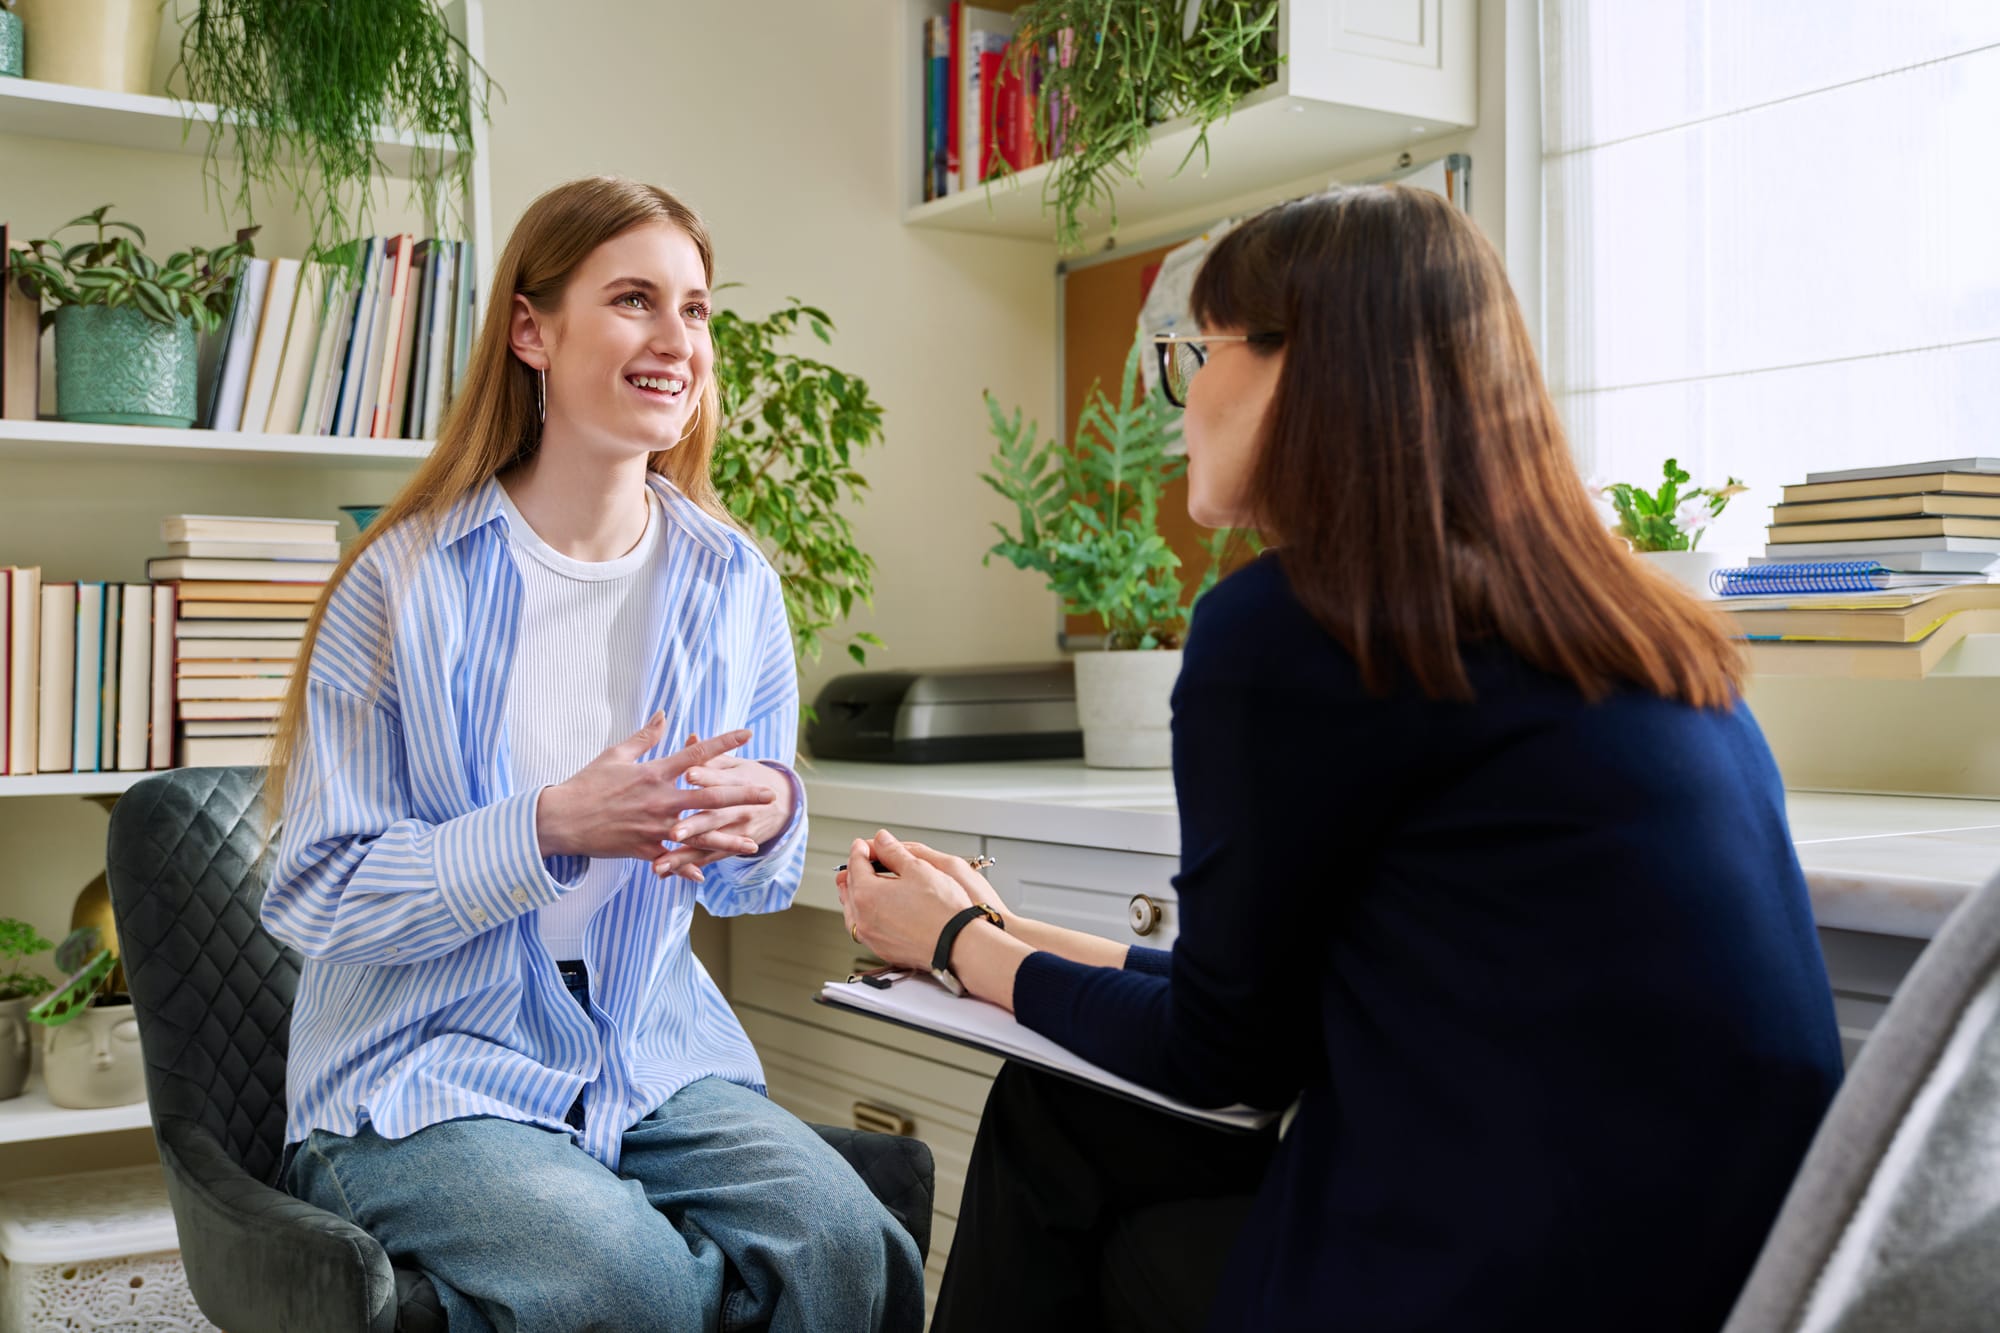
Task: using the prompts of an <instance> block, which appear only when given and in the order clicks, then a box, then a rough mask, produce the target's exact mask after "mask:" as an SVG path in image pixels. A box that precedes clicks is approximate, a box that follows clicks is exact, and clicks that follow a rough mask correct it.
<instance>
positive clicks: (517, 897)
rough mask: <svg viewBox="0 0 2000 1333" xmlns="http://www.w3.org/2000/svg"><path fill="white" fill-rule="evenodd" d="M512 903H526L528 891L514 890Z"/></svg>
mask: <svg viewBox="0 0 2000 1333" xmlns="http://www.w3.org/2000/svg"><path fill="white" fill-rule="evenodd" d="M514 901H515V902H517V903H525V902H526V901H528V891H527V890H526V889H516V890H514Z"/></svg>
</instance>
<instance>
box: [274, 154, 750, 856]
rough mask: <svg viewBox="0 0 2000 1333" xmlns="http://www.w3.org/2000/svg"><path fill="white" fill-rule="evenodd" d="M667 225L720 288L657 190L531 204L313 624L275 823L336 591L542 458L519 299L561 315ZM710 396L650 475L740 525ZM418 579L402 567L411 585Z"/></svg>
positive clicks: (691, 235) (596, 180) (580, 194)
mask: <svg viewBox="0 0 2000 1333" xmlns="http://www.w3.org/2000/svg"><path fill="white" fill-rule="evenodd" d="M660 222H663V223H666V224H668V225H669V226H672V227H675V228H677V229H679V230H680V231H682V232H684V233H685V234H686V235H687V237H688V239H690V240H692V241H693V242H694V244H695V249H696V250H697V251H699V252H700V254H701V267H702V274H703V277H704V278H705V279H706V281H707V284H708V285H709V286H710V287H713V286H714V285H715V249H714V245H713V243H712V242H711V241H710V239H709V235H708V228H707V227H706V226H704V225H703V223H702V220H701V218H700V216H699V215H697V214H696V213H695V211H694V210H693V209H691V208H689V207H688V206H687V205H686V204H683V203H682V202H681V201H680V200H678V199H676V198H674V196H672V195H671V194H668V193H667V192H666V191H665V190H662V189H660V188H659V187H658V186H654V185H644V184H641V183H640V182H638V181H633V180H626V179H624V178H623V177H619V176H591V177H587V178H585V179H583V180H574V181H570V182H569V183H568V184H565V185H558V186H556V187H555V188H554V189H552V190H550V191H548V192H547V193H545V194H543V195H542V196H541V197H540V198H538V199H536V200H535V202H533V203H532V204H530V205H528V210H527V212H525V213H523V214H522V215H521V220H520V221H519V222H517V223H516V224H515V225H514V234H513V235H512V236H511V237H509V238H508V241H507V248H506V249H505V250H503V251H501V253H500V260H499V262H498V263H497V264H495V265H494V268H493V279H492V284H491V286H490V288H489V289H488V294H487V299H486V318H485V321H484V322H483V323H482V324H481V326H480V330H479V339H478V341H477V342H476V343H475V344H474V345H473V348H472V352H471V354H470V357H469V358H468V361H467V365H466V373H465V378H464V380H463V381H461V382H460V383H459V384H458V385H457V386H456V387H455V388H454V390H453V393H452V399H451V405H450V407H449V408H447V409H446V411H445V415H444V421H443V424H442V425H441V426H440V428H439V430H438V439H437V445H436V447H435V448H433V449H432V450H431V452H430V455H429V456H428V457H427V458H425V459H424V461H423V462H422V463H421V464H420V465H419V466H418V468H417V470H416V473H415V475H414V476H412V477H411V478H410V480H409V481H408V482H407V483H405V485H404V486H403V489H402V491H401V492H399V493H398V494H397V496H396V498H395V499H394V500H392V501H390V502H389V504H388V505H386V506H385V507H384V508H383V510H382V512H381V514H380V515H379V516H378V517H377V518H376V519H375V521H374V522H373V523H371V524H370V525H369V526H368V530H367V531H366V532H364V533H363V534H362V535H361V537H360V538H359V539H358V540H356V541H355V543H354V544H353V546H351V547H350V548H349V549H348V551H347V554H346V555H345V556H343V557H342V558H341V561H340V564H339V565H338V566H336V567H335V569H334V572H333V577H332V578H331V579H329V580H328V582H327V585H326V588H325V589H324V590H323V591H322V592H321V594H320V598H319V602H318V604H317V605H316V606H314V607H313V613H312V617H311V618H310V619H309V620H307V622H306V633H305V641H304V642H303V643H302V644H301V645H300V646H299V656H298V661H297V666H296V668H295V669H294V671H293V674H292V680H291V684H290V686H289V687H288V689H287V690H286V693H285V702H284V706H283V708H282V709H281V710H280V711H279V715H278V728H277V735H276V737H275V738H274V739H273V741H272V745H271V761H270V767H269V769H268V770H267V772H266V775H265V797H266V801H265V808H266V809H267V810H269V811H271V812H272V814H273V816H274V819H273V825H274V826H275V822H276V821H275V816H276V815H277V814H278V813H279V812H281V811H283V809H284V808H285V796H286V785H287V778H288V776H289V774H290V770H291V760H292V756H293V754H294V753H296V751H297V747H298V744H299V741H300V738H301V733H302V732H303V731H304V728H305V693H306V674H307V665H308V664H309V663H310V662H311V660H312V651H313V645H314V644H315V643H316V642H317V641H318V638H319V625H320V619H321V617H322V616H323V615H324V614H325V612H326V606H327V602H328V601H329V600H330V599H331V598H332V596H333V591H334V589H335V588H337V587H339V586H340V581H341V580H342V579H344V578H345V577H346V576H347V572H348V570H350V569H352V568H353V566H354V562H355V561H356V560H357V559H359V558H360V556H361V554H362V552H364V551H366V550H367V549H368V548H369V547H370V546H371V545H373V544H374V543H375V542H376V541H377V540H378V539H379V538H381V537H382V536H383V535H384V534H385V533H388V532H390V531H392V530H395V529H397V528H399V527H401V526H402V525H404V524H411V525H415V528H416V530H417V531H418V532H420V533H422V532H428V531H430V530H432V529H433V528H434V527H435V525H436V524H437V523H438V522H439V521H440V520H441V519H443V517H444V516H445V514H446V513H447V512H448V511H449V510H450V509H451V507H452V505H453V504H455V503H456V502H457V501H458V500H459V499H460V498H461V497H462V496H464V495H465V494H466V493H467V492H469V491H472V490H474V489H476V488H477V487H479V486H480V485H482V484H483V483H484V482H486V481H487V479H489V478H491V477H493V476H494V475H496V474H497V473H499V472H501V471H503V470H504V469H506V468H507V467H509V466H511V465H513V464H515V463H518V462H520V461H522V460H524V459H527V458H530V457H532V456H533V455H534V453H535V451H536V450H537V449H539V448H540V447H541V442H542V423H541V415H540V412H539V410H538V409H537V406H536V398H535V390H536V384H535V379H536V376H535V372H534V371H533V370H531V369H529V367H528V366H527V364H526V363H525V362H523V361H522V360H521V359H520V358H518V357H516V356H515V355H514V349H513V346H512V344H511V342H510V340H509V336H508V329H509V325H510V323H511V321H512V318H513V306H514V297H515V296H524V297H526V298H527V300H528V303H529V304H530V305H532V306H533V307H534V308H535V309H536V310H537V311H540V312H542V313H544V314H549V313H553V312H554V311H555V310H556V308H557V307H558V306H559V305H560V304H561V303H562V296H563V291H564V289H565V287H566V286H567V285H568V283H569V280H570V276H571V275H572V274H573V273H575V272H576V269H577V267H578V265H580V264H582V263H583V261H584V259H585V258H586V257H587V256H588V255H589V254H590V253H591V252H592V251H593V250H595V249H596V248H597V247H598V246H600V245H602V244H604V243H605V242H606V241H609V240H611V239H612V238H614V237H617V236H621V235H623V234H624V233H626V232H628V231H630V230H631V229H632V228H634V227H639V226H644V225H647V224H649V223H660ZM700 392H701V398H700V401H699V406H700V411H699V412H698V413H697V414H696V417H695V421H694V424H693V425H692V427H691V428H690V429H689V431H688V433H687V434H686V435H685V436H683V437H682V438H681V440H680V442H679V443H678V444H676V445H675V446H674V447H673V448H672V449H662V450H658V451H656V452H655V453H653V454H652V456H651V457H650V458H649V459H648V460H647V467H648V468H649V469H650V470H651V471H654V472H657V473H659V474H661V475H662V476H664V477H666V478H667V480H669V481H671V482H672V483H673V484H674V485H675V487H677V488H678V489H679V490H680V492H681V493H682V494H683V495H685V496H687V497H688V499H690V500H692V501H693V502H694V503H695V504H697V505H699V506H700V507H701V508H702V510H703V511H704V512H706V513H709V514H712V515H714V516H715V517H716V518H718V519H721V520H722V521H723V522H725V523H733V522H734V520H732V519H731V518H730V516H729V514H728V511H727V510H725V509H724V508H723V506H722V502H721V500H720V499H719V498H718V497H717V495H716V491H715V484H714V482H713V481H712V480H711V478H710V476H709V459H710V456H711V455H712V454H713V453H714V451H715V437H716V429H717V421H718V419H719V418H720V416H721V405H720V399H719V397H718V395H717V391H716V385H715V377H714V376H713V375H711V376H710V377H709V379H708V381H707V383H705V384H703V385H702V386H701V389H700ZM429 545H430V543H429V542H428V541H427V540H418V541H414V542H410V543H407V546H408V548H409V550H411V551H412V552H421V551H422V550H423V549H425V548H426V547H428V546H429ZM411 572H412V571H410V570H404V571H402V573H403V575H404V576H405V577H407V576H408V575H409V574H410V573H411ZM374 649H375V660H376V664H377V667H376V674H377V676H378V677H379V676H380V675H381V674H382V672H383V671H384V670H385V669H386V668H387V665H388V661H389V644H388V642H387V641H386V640H385V641H383V642H381V643H378V644H376V645H374Z"/></svg>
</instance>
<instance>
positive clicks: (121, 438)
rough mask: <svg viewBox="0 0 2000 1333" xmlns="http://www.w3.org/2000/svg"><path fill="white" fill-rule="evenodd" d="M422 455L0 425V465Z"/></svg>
mask: <svg viewBox="0 0 2000 1333" xmlns="http://www.w3.org/2000/svg"><path fill="white" fill-rule="evenodd" d="M430 451H431V441H429V440H361V439H349V438H346V437H342V436H333V435H264V434H258V433H254V432H249V431H227V430H174V429H171V428H165V427H157V426H90V425H80V424H77V423H74V422H67V421H0V462H8V461H19V462H54V463H68V462H79V463H143V462H152V461H157V462H175V463H238V464H242V463H265V464H276V465H279V466H291V467H333V468H352V467H384V466H394V465H396V464H400V463H409V462H415V461H416V460H418V459H421V458H423V457H425V456H426V455H427V454H429V453H430Z"/></svg>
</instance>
